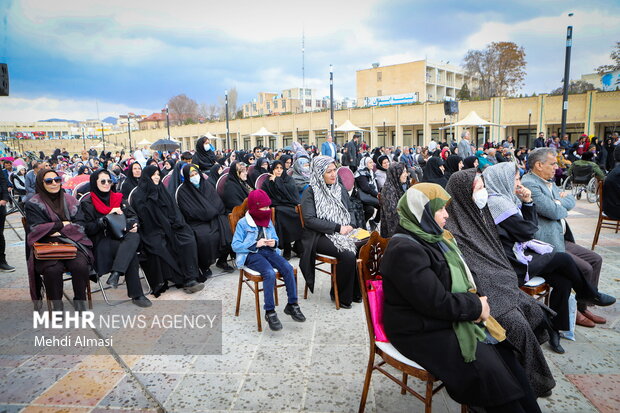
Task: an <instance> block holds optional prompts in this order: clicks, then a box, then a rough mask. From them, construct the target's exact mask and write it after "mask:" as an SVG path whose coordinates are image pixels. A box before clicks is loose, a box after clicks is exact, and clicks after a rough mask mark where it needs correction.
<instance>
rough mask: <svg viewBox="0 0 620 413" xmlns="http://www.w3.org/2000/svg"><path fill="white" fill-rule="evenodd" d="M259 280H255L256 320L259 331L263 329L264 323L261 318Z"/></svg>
mask: <svg viewBox="0 0 620 413" xmlns="http://www.w3.org/2000/svg"><path fill="white" fill-rule="evenodd" d="M258 294H259V292H258V282H256V281H254V301H255V302H256V321H257V322H258V331H259V332H261V331H263V325H262V323H261V320H260V298H259V297H258Z"/></svg>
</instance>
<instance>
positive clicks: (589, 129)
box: [560, 90, 613, 156]
mask: <svg viewBox="0 0 620 413" xmlns="http://www.w3.org/2000/svg"><path fill="white" fill-rule="evenodd" d="M597 97H598V92H597V91H596V90H589V91H588V92H586V110H585V114H586V118H585V121H584V125H585V133H586V134H587V135H588V136H590V135H597V133H596V125H595V124H594V119H595V118H596V116H595V115H596V113H595V112H596V98H597ZM560 139H561V137H560ZM602 139H603V140H604V139H605V136H602ZM607 156H613V154H608V155H607Z"/></svg>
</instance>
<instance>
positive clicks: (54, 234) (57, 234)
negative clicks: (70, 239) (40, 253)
mask: <svg viewBox="0 0 620 413" xmlns="http://www.w3.org/2000/svg"><path fill="white" fill-rule="evenodd" d="M60 235H61V234H60V232H54V233H53V234H50V237H60Z"/></svg>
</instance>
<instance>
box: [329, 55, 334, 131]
mask: <svg viewBox="0 0 620 413" xmlns="http://www.w3.org/2000/svg"><path fill="white" fill-rule="evenodd" d="M329 133H330V134H331V135H332V137H333V136H334V66H332V65H329Z"/></svg>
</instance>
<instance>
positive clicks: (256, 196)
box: [248, 189, 271, 227]
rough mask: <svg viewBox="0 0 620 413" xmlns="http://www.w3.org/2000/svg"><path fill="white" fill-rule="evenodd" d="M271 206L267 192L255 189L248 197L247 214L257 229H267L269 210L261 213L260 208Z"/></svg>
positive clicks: (269, 217)
mask: <svg viewBox="0 0 620 413" xmlns="http://www.w3.org/2000/svg"><path fill="white" fill-rule="evenodd" d="M270 205H271V199H270V198H269V195H267V192H265V191H263V190H262V189H255V190H253V191H252V192H250V193H249V195H248V212H249V213H250V216H251V217H252V218H253V219H254V222H255V223H256V225H258V226H259V227H268V226H269V221H270V220H271V210H270V209H268V210H266V211H262V210H261V208H264V207H268V206H270Z"/></svg>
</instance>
